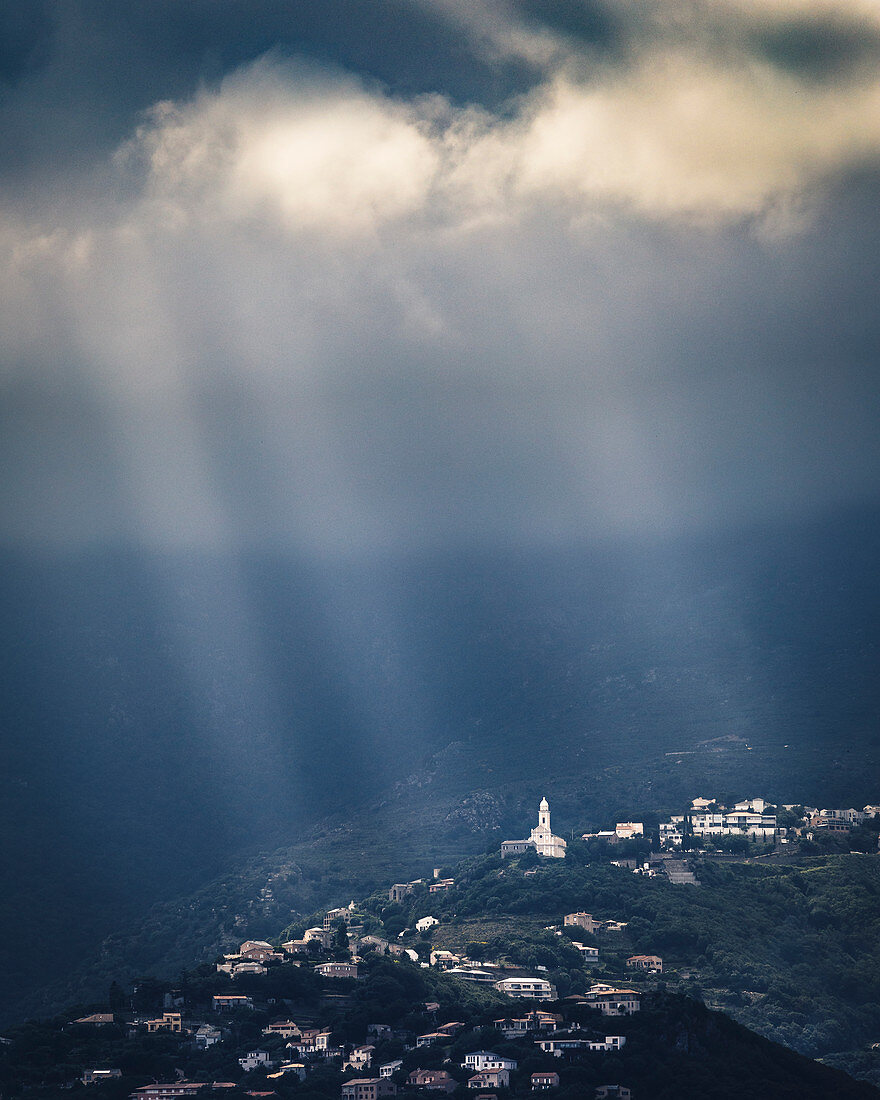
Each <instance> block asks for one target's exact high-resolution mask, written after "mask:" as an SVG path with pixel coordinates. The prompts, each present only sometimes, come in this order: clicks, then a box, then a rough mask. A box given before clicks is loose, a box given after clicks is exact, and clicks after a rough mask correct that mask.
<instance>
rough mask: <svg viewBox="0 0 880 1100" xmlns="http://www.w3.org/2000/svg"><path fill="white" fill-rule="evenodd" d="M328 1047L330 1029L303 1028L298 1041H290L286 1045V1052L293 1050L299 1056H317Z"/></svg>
mask: <svg viewBox="0 0 880 1100" xmlns="http://www.w3.org/2000/svg"><path fill="white" fill-rule="evenodd" d="M329 1047H330V1028H329V1027H327V1028H324V1029H323V1030H320V1031H319V1030H318V1029H317V1028H304V1029H303V1031H302V1033H301V1034H300V1036H299V1038H298V1039H292V1040H291V1041H290V1042H289V1043H288V1044H287V1048H288V1050H295V1051H297V1052H298V1053H299V1054H301V1055H305V1054H317V1053H320V1052H322V1051H327V1050H328V1049H329Z"/></svg>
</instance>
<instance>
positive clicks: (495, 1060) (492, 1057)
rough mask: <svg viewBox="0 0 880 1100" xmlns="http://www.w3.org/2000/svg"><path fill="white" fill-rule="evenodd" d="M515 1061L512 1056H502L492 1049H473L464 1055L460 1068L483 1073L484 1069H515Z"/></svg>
mask: <svg viewBox="0 0 880 1100" xmlns="http://www.w3.org/2000/svg"><path fill="white" fill-rule="evenodd" d="M516 1066H517V1062H516V1059H514V1058H503V1057H502V1056H501V1055H500V1054H496V1053H495V1052H494V1051H492V1050H475V1051H473V1052H472V1053H471V1054H466V1055H465V1056H464V1061H463V1062H462V1063H461V1068H462V1069H469V1070H470V1071H471V1072H472V1073H474V1072H475V1073H483V1072H484V1071H485V1070H494V1069H506V1070H512V1069H516Z"/></svg>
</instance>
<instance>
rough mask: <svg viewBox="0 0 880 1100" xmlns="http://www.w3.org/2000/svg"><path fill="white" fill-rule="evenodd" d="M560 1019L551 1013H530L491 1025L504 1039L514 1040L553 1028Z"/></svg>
mask: <svg viewBox="0 0 880 1100" xmlns="http://www.w3.org/2000/svg"><path fill="white" fill-rule="evenodd" d="M561 1019H562V1017H561V1016H555V1015H554V1014H553V1013H552V1012H541V1011H537V1012H530V1013H529V1014H528V1015H527V1016H519V1017H514V1018H512V1019H507V1018H505V1019H503V1020H494V1021H493V1023H494V1024H495V1027H496V1029H497V1030H498V1031H500V1032H501V1034H502V1035H503V1036H504V1038H505V1039H516V1038H517V1037H518V1036H521V1035H525V1034H527V1033H528V1032H529V1031H543V1030H544V1029H545V1028H553V1027H555V1026H556V1024H557V1023H559V1021H560V1020H561Z"/></svg>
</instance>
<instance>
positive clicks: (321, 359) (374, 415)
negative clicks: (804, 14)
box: [0, 0, 880, 552]
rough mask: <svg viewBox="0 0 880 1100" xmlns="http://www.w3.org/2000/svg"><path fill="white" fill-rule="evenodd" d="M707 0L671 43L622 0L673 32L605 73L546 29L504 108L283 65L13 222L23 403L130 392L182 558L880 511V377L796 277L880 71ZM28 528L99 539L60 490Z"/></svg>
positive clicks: (238, 77) (216, 91)
mask: <svg viewBox="0 0 880 1100" xmlns="http://www.w3.org/2000/svg"><path fill="white" fill-rule="evenodd" d="M440 7H441V8H442V10H443V11H445V12H446V13H447V15H448V16H449V18H452V19H461V18H465V16H466V13H464V14H463V10H462V8H461V6H459V5H455V4H454V3H444V4H442V5H440ZM693 8H694V12H693V14H694V21H693V26H694V30H693V33H692V34H691V36H690V37H688V36H686V35H684V36H683V35H679V36H678V38H677V39H676V42H675V44H674V45H672V44H671V43H670V41H669V40H668V39H669V35H668V34H667V32H666V31H664V13H665V15H666V16H667V17H669V18H670V19H672V17H673V16H674V14H675V6H674V5H672V6H670V5H666V4H663V5H659V6H658V7H657V8H656V10H654V12H653V15H652V16H651V17H650V18H647V17H645V18H642V19H641V20H639V19H637V18H636V16H635V15H634V14H633V10H632V5H626V4H619V5H611V6H610V7H609V11H613V12H614V13H615V14H616V16H617V17H618V18H621V19H624V20H626V19H629V20H630V23H632V24H633V25H634V26H640V27H641V30H640V31H639V32H638V33H640V34H641V38H638V35H637V33H636V31H631V32H630V33H631V34H632V35H633V36H635V37H634V39H633V42H632V43H631V44H630V45H629V46H628V48H627V49H625V50H623V51H622V54H621V56H620V57H616V58H615V57H612V56H610V55H607V54H606V55H600V54H599V53H598V52H596V51H593V52H592V53H590V54H589V58H590V60H589V64H586V63H585V61H584V57H581V56H579V55H578V54H577V50H576V49H575V47H574V46H573V45H572V43H571V42H570V41H568V40H565V38H564V36H560V35H556V36H554V33H553V32H551V31H549V30H547V29H546V28H545V29H542V30H540V33H539V37H540V38H541V41H542V42H543V41H545V40H547V41H549V40H551V39H552V41H553V43H555V45H554V47H553V49H550V50H545V51H542V50H541V49H536V51H535V52H534V55H533V57H532V62H533V63H534V64H535V65H536V66H538V68H539V70H540V71H541V79H540V80H539V81H538V83H537V84H536V85H535V86H534V87H533V88H532V89H531V90H530V91H527V92H525V93H524V94H523V95H522V96H521V97H520V98H519V99H518V100H516V101H514V102H512V103H511V104H509V105H508V109H507V110H505V111H504V112H499V113H497V114H495V113H492V112H490V111H488V110H487V109H485V108H478V107H462V106H456V105H454V104H453V103H452V102H451V101H449V100H447V99H445V98H444V97H443V96H440V95H431V96H416V97H411V98H409V99H406V98H404V97H401V96H396V97H392V96H389V95H388V94H386V93H385V92H383V91H382V89H381V88H379V87H377V86H375V85H371V84H368V83H364V82H361V81H359V80H357V79H356V78H355V77H353V76H351V75H349V74H344V73H341V72H339V71H338V70H335V69H329V68H327V67H321V66H317V65H315V64H313V63H308V64H306V63H303V62H292V61H285V60H282V59H280V58H279V57H277V56H268V57H265V58H263V59H261V60H259V61H257V62H256V63H254V64H252V65H247V66H244V67H242V68H240V69H239V70H237V71H236V72H234V73H231V74H230V75H228V76H227V77H226V78H225V79H224V80H223V81H222V82H220V83H219V84H218V85H216V86H214V87H212V88H208V87H205V88H203V89H202V90H200V91H199V92H198V93H196V94H195V95H194V96H193V97H191V98H189V99H182V100H179V101H177V102H163V103H159V104H157V105H155V106H154V107H153V109H152V110H151V111H150V112H149V113H148V114H147V116H146V117H145V118H144V119H143V121H142V123H141V125H140V126H139V127H138V128H137V130H136V132H135V133H134V134H133V135H132V136H131V138H130V139H129V140H128V141H127V142H125V143H124V144H123V146H122V147H121V148H120V149H119V151H118V153H117V155H116V157H115V158H114V160H113V162H112V163H107V164H103V165H99V166H96V168H95V170H94V177H93V184H92V190H91V193H90V194H89V195H88V196H87V197H86V198H83V193H84V188H85V185H81V186H80V189H79V191H78V192H77V195H76V196H75V201H72V202H71V204H70V207H69V208H68V209H64V210H62V211H61V212H59V211H58V210H57V209H53V210H49V209H47V210H46V211H44V212H43V215H42V217H40V218H34V216H33V213H32V211H28V213H27V215H25V213H24V212H23V210H22V209H18V208H16V207H15V205H13V204H8V205H7V207H6V210H5V212H4V231H3V232H4V241H5V244H6V248H5V254H6V257H7V262H6V265H5V267H4V271H3V285H4V295H3V302H4V305H3V307H0V308H2V320H3V326H2V327H3V351H4V355H3V362H4V370H5V371H6V372H7V373H6V379H7V382H8V384H10V385H13V384H15V385H19V386H20V385H21V384H22V374H23V373H24V374H25V375H27V376H28V377H30V378H31V380H32V383H31V384H32V387H33V388H34V389H35V392H36V393H37V394H38V395H42V396H37V397H34V400H44V401H45V400H48V399H50V398H49V397H48V396H47V395H49V394H50V393H51V388H52V385H53V382H52V379H53V377H55V376H57V374H58V372H64V373H65V377H66V378H67V380H68V381H69V382H71V384H79V385H81V386H82V387H83V389H84V390H85V391H87V392H88V393H90V394H92V395H94V396H95V399H96V401H97V403H98V405H101V406H102V407H103V408H104V409H105V412H106V418H107V422H108V425H109V429H108V438H110V439H113V440H115V441H116V458H115V462H116V465H117V467H118V471H119V474H118V478H117V481H118V483H119V484H120V485H121V486H122V487H123V489H124V491H125V493H126V497H127V499H126V502H125V504H124V507H123V508H122V509H121V512H123V513H125V514H126V515H128V517H129V520H127V521H126V523H127V524H128V527H129V528H130V529H129V531H128V535H129V536H130V537H132V538H134V539H135V541H143V542H145V543H147V544H151V543H157V544H159V545H165V544H166V543H172V544H176V545H193V544H198V543H200V542H202V541H207V542H209V543H211V544H212V545H218V546H224V547H230V546H234V545H236V544H237V542H238V541H239V540H240V539H242V538H244V539H246V540H249V539H254V540H256V541H257V542H259V541H261V539H263V538H266V539H269V540H277V541H282V542H284V541H289V542H293V543H294V544H297V545H299V544H301V543H305V544H308V545H313V546H316V547H318V546H320V547H321V548H323V549H326V548H327V547H328V546H335V547H336V548H338V549H340V550H341V551H342V550H344V551H345V552H348V551H351V552H357V548H358V547H359V546H362V547H377V546H380V545H386V546H388V545H399V544H400V540H401V539H402V540H403V541H404V542H406V541H407V540H408V539H413V540H415V541H416V542H424V543H431V542H433V541H436V540H440V541H441V542H442V541H443V540H444V539H445V538H447V537H452V538H454V539H457V538H458V537H460V536H461V535H462V533H463V532H466V531H470V532H471V533H472V535H473V536H474V537H476V538H478V539H479V538H484V537H486V538H490V539H494V538H497V537H499V535H500V533H501V532H505V531H506V532H508V534H510V535H511V536H512V537H516V538H520V537H528V538H535V537H537V538H539V539H540V538H544V537H546V538H550V539H553V540H556V539H559V538H561V539H567V538H569V537H573V536H576V534H577V532H581V533H583V532H584V531H587V530H594V529H598V530H602V529H608V530H610V531H619V530H638V529H640V528H646V529H651V528H657V527H659V528H661V529H662V528H669V529H676V528H677V527H680V526H681V525H683V524H684V525H687V524H690V523H692V522H697V523H700V522H703V521H705V522H708V523H709V524H715V523H718V522H719V521H720V520H721V518H722V517H723V516H725V515H728V514H729V515H731V516H732V518H734V519H736V518H737V517H739V518H743V517H744V516H746V515H747V514H748V513H749V511H750V510H751V509H752V508H757V509H758V510H762V509H763V510H765V511H766V510H770V511H772V510H773V509H775V508H777V507H779V505H780V502H782V501H786V502H793V506H794V507H795V508H798V507H802V506H805V504H806V501H807V500H808V498H809V497H810V495H811V494H813V495H814V496H815V498H816V500H817V501H820V502H821V501H827V500H828V499H829V497H831V498H833V497H834V496H835V494H840V493H841V492H843V493H846V492H849V491H852V492H854V493H855V494H856V495H858V494H859V493H861V492H863V491H865V490H864V486H865V484H866V483H867V481H868V480H870V479H869V475H868V469H867V466H865V468H864V469H863V470H862V471H861V472H859V471H855V476H854V478H853V479H852V482H851V485H850V486H848V487H847V488H845V489H844V488H842V485H843V480H844V478H843V471H850V470H852V469H853V467H854V466H855V464H856V462H855V460H856V456H857V454H858V452H859V448H860V447H861V446H862V444H863V443H864V440H865V427H866V421H867V419H869V416H870V408H871V403H872V398H871V393H870V387H869V385H868V383H867V382H866V380H865V378H864V377H863V375H864V371H863V369H862V367H861V366H860V365H859V362H860V361H861V360H860V359H859V358H858V357H857V358H856V359H850V360H848V361H847V364H846V366H845V368H844V369H845V371H847V372H849V374H850V375H851V376H852V377H851V385H849V386H844V387H842V388H841V389H840V390H839V391H838V392H836V393H832V390H833V387H832V386H831V384H830V383H829V381H828V380H827V379H825V378H822V377H819V378H818V379H817V378H815V377H814V376H815V372H816V368H814V367H812V366H811V365H809V364H810V359H809V356H810V354H811V353H810V352H809V350H808V349H804V352H805V361H804V362H803V363H801V364H798V363H797V358H798V355H799V349H798V347H797V339H796V336H795V334H794V330H796V328H797V324H796V323H792V324H791V325H789V324H788V322H787V321H786V317H787V315H788V314H789V313H791V314H792V316H795V315H796V314H798V313H799V312H800V313H801V314H803V315H804V316H806V315H808V314H809V311H810V309H811V306H810V303H811V302H812V301H818V300H820V299H821V296H822V288H821V287H820V286H819V284H818V283H814V284H813V285H811V286H809V285H808V286H807V287H806V288H804V287H802V286H800V285H799V284H798V283H797V281H796V280H791V282H790V285H789V281H788V273H789V272H791V270H792V269H793V265H796V264H798V263H799V262H800V261H799V260H798V257H799V256H803V255H808V254H811V250H814V251H815V250H818V252H820V253H821V251H822V245H821V244H819V243H817V242H819V241H820V238H821V235H822V232H823V226H822V224H821V222H822V218H823V216H824V207H823V203H826V202H827V201H828V200H827V197H826V196H828V195H829V194H831V193H833V190H834V188H835V187H839V186H841V185H842V184H841V181H844V180H845V179H846V178H847V176H848V175H851V174H853V173H856V172H857V171H859V170H865V169H866V167H868V166H870V165H871V164H872V163H874V162H876V160H877V157H878V154H880V81H878V79H877V76H876V70H875V69H872V68H871V67H866V66H864V65H856V66H855V67H854V68H853V69H852V70H850V71H847V73H846V74H845V76H844V77H842V78H840V79H835V80H826V81H815V80H811V79H807V78H806V77H803V76H801V75H798V74H797V73H793V72H791V71H789V70H787V69H785V68H780V67H779V66H776V65H774V64H773V63H772V62H771V61H770V60H768V59H767V58H766V57H764V56H761V55H760V54H759V53H755V52H754V51H752V52H750V47H748V41H749V40H748V36H747V35H746V34H745V32H744V31H743V27H744V26H745V27H752V26H753V25H756V24H757V23H761V22H762V21H766V20H767V19H770V18H771V17H772V18H776V15H774V12H777V13H778V11H779V10H780V9H778V7H777V6H774V5H764V7H762V8H761V14H760V19H759V18H758V15H754V17H753V16H752V15H750V13H749V8H750V6H749V4H747V3H746V2H745V0H742V2H733V0H732V2H731V3H729V4H726V5H721V6H719V8H718V10H717V12H716V11H715V9H714V8H713V9H709V8H707V7H705V6H702V5H694V6H693ZM829 10H830V9H829ZM487 12H489V15H487V16H486V17H485V18H481V19H478V20H476V22H475V17H473V16H470V17H467V18H465V23H466V25H467V26H468V27H470V28H471V30H472V32H473V33H474V34H477V35H483V36H484V37H485V36H486V35H491V34H495V33H496V32H497V35H496V37H498V36H500V37H498V41H499V42H502V43H503V42H507V43H508V46H509V50H510V51H513V52H516V50H517V49H520V48H522V49H525V46H523V45H522V43H523V42H524V41H525V39H524V38H523V37H522V35H527V34H528V33H531V32H530V31H529V24H528V23H527V21H526V20H524V18H523V17H522V15H521V13H519V9H518V8H517V6H516V5H500V4H499V5H493V6H491V8H487ZM835 12H836V13H837V14H836V15H835V17H836V18H837V17H839V18H841V19H844V17H846V18H851V19H853V18H857V17H859V18H860V17H861V11H860V9H858V6H857V5H846V4H844V3H843V2H842V0H841V3H840V4H838V5H836V7H835ZM779 19H782V16H781V15H779ZM719 27H720V28H721V30H722V31H724V34H723V35H721V37H720V38H719V33H720V32H719V29H718V28H719ZM474 28H476V29H474ZM514 32H516V33H514ZM511 35H513V37H511ZM511 43H512V44H511ZM517 43H519V44H520V45H517ZM505 48H508V47H505ZM498 49H499V50H501V46H499V47H498ZM502 52H503V51H502ZM585 56H586V55H585ZM85 190H88V189H87V188H85ZM762 265H763V267H764V274H763V276H762V278H763V279H764V280H765V284H764V286H763V287H762V286H754V287H753V286H751V285H750V284H749V283H747V282H746V280H745V279H743V278H742V277H741V274H742V272H743V271H745V270H746V269H748V268H749V267H751V268H753V269H754V270H759V269H760V268H761V267H762ZM719 272H724V273H725V274H724V275H723V276H719V274H718V273H719ZM853 277H854V279H855V278H856V276H853ZM712 280H715V282H714V285H712ZM765 292H766V294H769V295H770V296H771V297H773V296H776V297H777V298H778V305H777V306H776V307H775V309H774V308H772V307H771V308H770V309H769V310H768V307H767V306H766V305H765V303H764V297H765ZM841 293H843V292H841ZM762 311H767V313H766V315H767V317H768V318H769V317H771V314H772V319H771V322H770V324H768V325H767V326H763V327H762V326H761V325H758V324H757V323H754V324H753V322H752V321H751V319H750V318H751V315H752V314H755V315H758V314H760V313H761V312H762ZM725 325H727V326H729V327H730V330H731V332H732V333H733V334H734V337H733V339H734V343H736V342H737V340H738V339H739V340H740V346H742V348H743V349H747V350H743V352H742V353H741V360H740V361H737V357H736V354H733V357H732V358H730V359H729V361H727V360H723V361H721V362H719V361H718V349H719V348H720V347H721V346H722V343H721V342H722V332H723V330H724V327H725ZM753 328H757V329H761V331H760V332H756V331H753ZM863 328H864V332H862V333H861V334H860V338H861V339H863V340H864V341H865V348H866V351H865V353H864V354H866V355H867V354H868V351H867V348H868V345H869V344H870V343H871V341H872V339H873V337H872V335H871V329H870V325H868V326H867V327H865V326H863ZM780 341H781V343H782V345H783V346H784V349H785V351H784V355H783V358H782V362H777V361H774V359H773V356H774V354H775V351H772V350H771V346H772V345H774V343H775V344H778V343H779V342H780ZM765 345H766V346H765ZM724 356H728V357H729V356H730V353H729V351H728V350H727V349H725V350H724V352H723V355H722V359H723V357H724ZM776 376H778V379H779V381H778V383H776V382H774V381H773V378H774V377H776ZM71 380H72V381H71ZM77 380H78V381H77ZM814 382H817V384H816V385H814V384H813V383H814ZM25 388H27V386H26V385H25ZM791 394H794V395H795V399H794V400H793V401H792V400H791V399H790V396H789V395H791ZM768 395H769V400H767V398H768ZM866 397H867V401H865V398H866ZM722 402H723V403H724V409H725V412H724V419H723V421H722V420H721V419H720V412H719V410H720V408H721V404H722ZM829 408H831V409H832V410H833V411H834V416H833V417H832V418H830V419H826V421H825V422H824V423H823V422H822V420H821V410H827V409H829ZM808 421H809V422H811V423H812V422H813V421H815V424H814V425H813V426H815V427H816V429H817V435H816V437H815V438H818V439H819V441H820V443H821V444H822V446H821V447H820V452H821V453H820V454H819V455H818V456H817V457H816V459H815V460H812V459H810V458H809V457H807V460H806V463H804V462H803V461H802V460H803V458H804V456H803V455H802V454H800V453H799V450H798V448H799V447H800V444H799V435H800V431H801V426H802V425H803V424H804V423H805V422H808ZM83 430H87V429H85V428H84V429H83ZM9 446H10V447H12V448H13V451H15V448H16V447H17V446H18V443H16V442H15V440H13V441H12V442H11V443H10V444H9ZM84 453H85V450H84ZM864 453H869V454H873V451H870V452H864V451H863V454H864ZM23 454H24V451H23V450H21V449H20V450H19V451H17V452H15V453H13V454H12V456H11V464H12V466H13V468H14V467H15V466H16V464H17V463H18V464H19V465H20V464H21V463H23V462H24V459H23V457H22V455H23ZM759 460H760V461H759ZM761 462H764V463H765V466H764V467H763V468H762V467H761V465H760V463H761ZM807 471H809V472H808V473H807ZM716 472H717V475H718V476H716ZM814 472H818V477H817V478H814V477H813V474H814ZM82 474H83V479H84V480H85V481H87V480H88V478H89V471H88V469H87V468H84V469H83V471H82ZM799 482H800V484H798V483H799ZM759 486H763V488H762V489H761V490H760V491H758V492H756V489H757V488H758V487H759ZM88 492H89V490H88V488H87V487H86V488H85V489H84V490H83V495H86V496H87V495H88ZM98 511H100V509H99V508H95V507H93V508H90V509H89V510H88V513H89V515H94V514H95V513H96V512H98ZM119 511H120V510H119V509H117V512H119ZM111 513H112V510H111V509H109V508H108V509H107V514H108V516H109V515H111ZM120 522H121V521H120ZM5 524H6V531H7V537H9V538H12V539H13V540H15V539H21V538H31V539H36V540H37V541H39V539H40V538H44V537H50V532H53V531H54V534H53V535H52V536H51V537H55V538H57V537H61V532H62V531H63V530H64V523H63V521H60V520H59V517H58V516H54V515H50V514H48V513H46V512H45V510H44V511H42V512H41V510H40V507H39V504H38V503H35V502H30V503H27V502H26V503H25V506H24V507H23V508H21V509H19V510H17V511H16V514H12V510H10V514H9V515H8V516H7V517H6V519H5ZM74 527H75V524H74ZM131 528H133V529H131ZM79 534H80V536H81V537H85V538H88V537H89V534H88V533H87V532H84V531H80V533H79ZM120 534H121V531H120V529H119V523H118V522H117V523H116V527H113V526H112V524H108V527H107V529H106V530H104V531H102V530H101V529H100V524H99V525H98V526H97V528H96V529H95V530H94V531H93V532H92V536H93V537H95V538H97V539H98V540H100V539H101V538H105V537H111V536H112V537H120Z"/></svg>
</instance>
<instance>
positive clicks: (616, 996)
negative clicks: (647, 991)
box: [584, 987, 642, 1016]
mask: <svg viewBox="0 0 880 1100" xmlns="http://www.w3.org/2000/svg"><path fill="white" fill-rule="evenodd" d="M641 1000H642V995H641V994H640V993H637V992H636V991H635V990H634V989H603V988H597V987H594V988H593V989H591V990H590V991H589V992H588V993H587V994H586V995H585V996H584V1003H585V1004H588V1005H591V1006H592V1007H593V1008H598V1009H599V1011H600V1012H601V1013H602V1015H603V1016H629V1015H631V1014H632V1013H633V1012H638V1011H639V1009H640V1008H641V1007H642V1005H641Z"/></svg>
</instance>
